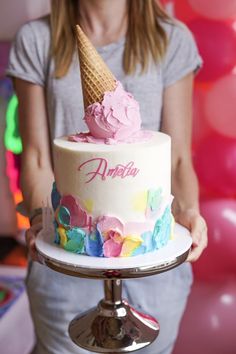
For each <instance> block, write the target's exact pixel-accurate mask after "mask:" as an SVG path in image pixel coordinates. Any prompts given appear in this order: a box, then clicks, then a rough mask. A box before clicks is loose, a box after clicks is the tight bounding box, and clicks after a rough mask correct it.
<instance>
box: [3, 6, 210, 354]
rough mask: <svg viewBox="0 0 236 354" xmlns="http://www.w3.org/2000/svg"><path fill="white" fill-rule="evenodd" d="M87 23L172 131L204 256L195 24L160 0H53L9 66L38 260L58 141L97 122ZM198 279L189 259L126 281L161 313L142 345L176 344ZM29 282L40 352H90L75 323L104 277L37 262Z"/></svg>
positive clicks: (189, 218) (180, 200)
mask: <svg viewBox="0 0 236 354" xmlns="http://www.w3.org/2000/svg"><path fill="white" fill-rule="evenodd" d="M77 23H79V24H80V27H81V28H82V29H83V31H84V32H85V33H86V35H87V36H88V38H89V39H90V40H91V42H92V43H93V45H94V46H95V47H96V48H97V51H98V53H99V54H100V56H101V57H102V58H103V59H104V61H105V62H106V64H107V65H108V66H109V68H110V69H111V71H112V72H113V74H114V76H115V77H116V78H117V79H118V80H119V81H121V83H122V84H123V86H124V88H125V89H126V91H128V92H131V93H132V94H133V95H134V97H135V99H136V100H137V101H138V102H139V104H140V110H141V117H142V125H143V127H144V128H145V129H150V130H156V131H158V130H160V131H162V132H164V133H167V134H169V135H170V136H171V139H172V194H173V195H174V202H173V205H172V212H173V214H174V217H175V220H176V221H177V222H178V223H180V224H182V225H184V226H185V227H187V228H188V229H189V230H190V231H191V235H192V238H193V248H192V251H191V253H190V255H189V259H188V260H189V261H195V260H196V259H198V257H199V256H200V254H201V253H202V251H203V249H204V248H205V247H206V244H207V234H206V225H205V221H204V220H203V218H202V217H201V215H200V214H199V206H198V185H197V180H196V176H195V173H194V171H193V167H192V162H191V110H192V107H191V101H192V86H193V77H194V72H195V71H196V70H197V69H198V68H199V67H200V65H201V59H200V57H199V55H198V51H197V48H196V45H195V43H194V41H193V38H192V36H191V35H190V33H189V32H188V30H187V29H186V28H185V27H184V26H183V25H182V24H180V23H178V22H176V21H174V20H173V19H171V18H169V16H167V15H166V14H165V12H164V11H163V10H162V8H161V6H160V5H159V4H158V2H156V1H154V0H86V1H85V0H79V1H76V0H73V1H72V0H52V11H51V15H50V17H45V18H42V19H39V20H36V21H32V22H29V23H28V24H26V25H25V26H23V27H22V29H21V30H20V31H19V33H18V35H17V37H16V40H15V43H14V45H13V47H12V50H11V54H10V62H9V68H8V74H9V75H10V76H12V77H13V78H14V85H15V88H16V92H17V95H18V98H19V121H20V131H21V135H22V139H23V146H24V152H23V154H22V167H21V185H22V190H23V194H24V201H25V204H26V206H27V208H28V211H29V213H30V220H31V225H32V226H31V228H30V229H29V230H28V231H27V234H26V238H27V243H28V246H29V249H30V254H31V257H32V259H33V260H34V261H37V253H36V251H35V237H36V235H37V232H38V231H39V230H40V229H41V227H42V224H41V221H42V217H41V206H42V204H43V203H44V205H45V204H46V203H47V200H49V199H50V194H51V188H52V184H53V181H54V174H53V161H52V153H51V151H52V141H53V139H54V138H55V137H59V136H62V135H68V134H71V133H74V132H75V131H85V130H87V129H86V126H85V123H84V121H83V120H82V117H83V110H84V109H83V96H82V91H81V81H80V76H79V64H78V59H77V56H76V55H75V54H76V51H75V38H74V27H75V25H76V24H77ZM191 282H192V275H191V267H190V265H189V263H185V264H183V265H181V266H179V267H178V268H176V269H173V270H171V271H168V272H166V273H163V274H161V275H158V277H155V276H154V277H148V278H145V279H142V280H129V281H128V282H126V284H125V289H124V291H125V297H127V298H128V299H129V300H130V302H131V303H132V304H133V305H134V306H135V307H136V308H137V309H142V310H144V311H146V312H148V313H151V314H152V315H153V316H154V317H157V318H158V319H159V321H160V325H161V328H162V330H161V332H160V335H159V338H158V340H157V341H156V342H154V343H153V344H152V345H151V346H149V347H148V348H145V349H144V350H143V351H142V350H141V351H139V352H140V353H147V354H148V353H150V354H158V353H159V354H169V353H171V351H172V349H173V346H174V343H175V340H176V337H177V333H178V326H179V323H180V320H181V317H182V314H183V311H184V308H185V305H186V300H187V297H188V294H189V291H190V287H191ZM27 287H28V294H29V298H30V303H31V310H32V316H33V320H34V323H35V329H36V335H37V353H39V354H42V353H45V354H46V353H53V354H56V353H58V354H59V353H60V354H63V353H65V354H66V353H68V354H69V353H85V352H86V351H84V350H82V349H78V347H76V346H75V345H74V344H73V343H72V342H71V340H70V339H69V337H68V334H67V326H68V323H69V322H70V320H71V319H72V318H73V317H74V316H75V315H76V314H77V313H78V310H79V309H80V310H81V312H83V311H85V310H86V309H89V308H90V307H91V304H95V303H97V302H98V300H100V299H101V298H102V293H103V289H102V282H98V281H91V280H89V281H88V280H84V279H77V278H73V277H69V276H64V275H62V274H59V273H56V272H54V271H52V270H50V269H49V268H46V267H44V266H42V265H41V264H39V263H38V262H31V264H30V269H29V273H28V279H27ZM80 289H82V290H83V292H80ZM155 293H156V294H158V296H157V298H155ZM79 294H80V295H79ZM150 294H152V296H151V297H150Z"/></svg>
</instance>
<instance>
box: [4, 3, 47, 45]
mask: <svg viewBox="0 0 236 354" xmlns="http://www.w3.org/2000/svg"><path fill="white" fill-rule="evenodd" d="M49 11H50V0H40V1H38V0H37V1H35V0H1V8H0V41H11V40H12V39H13V38H14V36H15V34H16V32H17V30H18V29H19V28H20V27H21V26H22V25H23V24H24V23H25V22H27V21H29V20H32V19H35V18H38V17H41V16H44V15H46V14H48V13H49Z"/></svg>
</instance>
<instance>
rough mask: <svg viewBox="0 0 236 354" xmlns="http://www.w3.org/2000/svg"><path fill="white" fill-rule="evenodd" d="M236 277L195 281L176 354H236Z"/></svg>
mask: <svg viewBox="0 0 236 354" xmlns="http://www.w3.org/2000/svg"><path fill="white" fill-rule="evenodd" d="M235 313H236V278H233V279H226V280H223V281H216V282H210V283H207V282H195V284H194V285H193V289H192V293H191V294H190V297H189V302H188V305H187V309H186V312H185V314H184V317H183V320H182V324H181V327H180V332H179V337H178V340H177V343H176V347H175V350H174V353H173V354H186V353H189V354H190V353H191V354H200V353H202V354H235V353H236V340H235V327H236V316H235Z"/></svg>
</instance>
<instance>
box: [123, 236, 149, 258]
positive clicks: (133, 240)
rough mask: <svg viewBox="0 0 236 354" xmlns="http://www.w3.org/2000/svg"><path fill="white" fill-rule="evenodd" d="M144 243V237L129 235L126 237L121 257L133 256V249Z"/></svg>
mask: <svg viewBox="0 0 236 354" xmlns="http://www.w3.org/2000/svg"><path fill="white" fill-rule="evenodd" d="M142 243H143V240H142V238H141V237H140V236H139V235H128V236H126V237H125V240H124V243H123V245H122V250H121V253H120V256H121V257H130V256H132V253H133V251H134V250H135V249H136V248H138V247H139V246H140V245H141V244H142Z"/></svg>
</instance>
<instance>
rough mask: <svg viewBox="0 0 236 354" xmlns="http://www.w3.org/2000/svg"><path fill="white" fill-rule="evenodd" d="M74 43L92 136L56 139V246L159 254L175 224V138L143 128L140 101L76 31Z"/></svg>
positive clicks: (95, 252) (96, 252) (103, 253)
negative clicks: (173, 184)
mask: <svg viewBox="0 0 236 354" xmlns="http://www.w3.org/2000/svg"><path fill="white" fill-rule="evenodd" d="M77 36H78V37H79V39H78V43H79V44H78V47H79V54H80V69H81V79H82V88H83V96H84V102H85V103H86V104H85V117H84V120H85V122H86V123H87V126H88V129H89V131H88V132H85V133H78V134H75V135H71V136H69V137H62V138H57V139H55V140H54V144H53V150H54V151H53V152H54V173H55V183H54V185H53V190H52V206H53V209H54V211H55V219H54V226H55V234H56V238H55V242H56V243H57V244H58V245H60V246H62V247H63V248H64V249H65V250H67V251H71V252H75V253H78V254H85V255H89V256H96V257H119V256H121V257H130V256H135V255H139V254H143V253H146V252H151V251H154V250H156V249H158V248H161V247H163V246H165V245H166V244H167V242H168V241H169V239H170V237H171V229H172V224H173V217H172V215H171V202H172V196H171V139H170V137H169V136H168V135H166V134H163V133H160V132H152V131H143V130H142V129H141V117H140V111H139V104H138V102H137V101H136V100H135V99H134V97H133V96H132V95H131V94H130V93H128V92H126V91H125V90H124V89H123V87H122V85H121V83H119V82H117V81H116V79H115V78H114V77H113V75H112V73H111V72H110V71H109V69H108V68H107V67H106V64H105V63H104V62H102V59H101V58H100V56H99V55H98V53H97V52H96V50H95V49H94V48H93V47H92V44H91V43H90V42H89V40H88V39H87V38H86V37H85V35H84V33H83V32H82V30H81V29H80V28H79V27H78V28H77ZM84 42H85V43H84ZM87 51H88V53H87ZM90 52H92V56H91V55H89V53H90ZM94 59H96V63H95V65H94ZM85 60H86V65H83V61H85ZM99 64H100V65H99ZM101 68H102V69H101ZM96 70H97V71H98V72H96ZM99 70H102V71H103V72H102V74H101V73H100V71H99ZM104 71H105V72H104ZM106 71H107V72H106ZM90 76H91V77H90ZM95 76H96V80H95V83H94V87H92V90H91V83H92V82H93V77H95ZM106 77H107V78H108V79H107V86H106V88H105V91H104V78H106ZM87 83H88V84H87ZM99 83H100V86H99ZM105 84H106V82H105ZM109 85H110V86H109ZM95 91H96V92H95Z"/></svg>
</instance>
